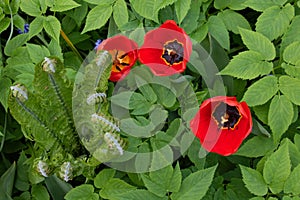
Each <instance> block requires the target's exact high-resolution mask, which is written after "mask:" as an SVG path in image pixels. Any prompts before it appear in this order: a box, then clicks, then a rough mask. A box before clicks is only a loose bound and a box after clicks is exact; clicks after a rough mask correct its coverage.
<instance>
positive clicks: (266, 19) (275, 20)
mask: <svg viewBox="0 0 300 200" xmlns="http://www.w3.org/2000/svg"><path fill="white" fill-rule="evenodd" d="M294 15H295V13H294V7H293V6H292V5H291V4H287V5H285V6H284V7H283V8H281V7H280V6H273V7H270V8H268V9H266V10H265V11H264V12H263V13H262V14H261V15H260V16H259V17H258V18H257V22H256V24H255V25H256V31H257V32H260V33H262V34H264V35H265V36H267V37H268V38H269V39H270V40H274V39H276V38H278V37H279V36H281V35H283V34H284V32H285V31H286V30H287V28H288V26H289V24H290V21H291V20H292V18H293V17H294Z"/></svg>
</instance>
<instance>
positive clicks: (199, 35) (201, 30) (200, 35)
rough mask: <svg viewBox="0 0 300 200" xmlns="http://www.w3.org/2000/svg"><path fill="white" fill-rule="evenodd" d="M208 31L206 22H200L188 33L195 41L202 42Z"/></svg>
mask: <svg viewBox="0 0 300 200" xmlns="http://www.w3.org/2000/svg"><path fill="white" fill-rule="evenodd" d="M207 33H208V26H207V24H206V23H205V24H202V25H201V26H199V27H198V28H197V29H196V30H195V31H194V32H193V33H191V34H190V36H191V38H192V39H194V40H196V41H197V42H202V41H203V40H204V38H205V37H206V35H207Z"/></svg>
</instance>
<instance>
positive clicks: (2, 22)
mask: <svg viewBox="0 0 300 200" xmlns="http://www.w3.org/2000/svg"><path fill="white" fill-rule="evenodd" d="M3 16H4V15H3ZM0 18H1V17H0ZM9 25H10V19H9V18H8V17H5V18H3V19H0V33H2V32H3V31H5V30H6V29H7V28H8V27H9Z"/></svg>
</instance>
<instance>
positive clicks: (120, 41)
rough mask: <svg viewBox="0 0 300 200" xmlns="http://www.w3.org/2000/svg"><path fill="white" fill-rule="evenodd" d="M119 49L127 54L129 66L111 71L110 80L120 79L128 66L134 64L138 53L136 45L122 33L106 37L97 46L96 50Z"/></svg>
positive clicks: (126, 72) (127, 71) (127, 69)
mask: <svg viewBox="0 0 300 200" xmlns="http://www.w3.org/2000/svg"><path fill="white" fill-rule="evenodd" d="M115 49H116V50H120V51H123V52H125V53H127V54H128V56H129V57H130V61H131V62H130V63H129V66H127V67H124V68H123V70H121V71H120V72H111V76H110V78H109V79H110V80H111V81H114V82H116V81H118V80H120V79H121V77H125V76H126V75H127V74H128V73H129V70H130V68H131V67H132V66H133V65H134V64H135V62H136V60H137V58H138V55H137V49H138V45H137V44H136V42H134V41H133V40H130V39H129V38H127V37H125V36H123V35H117V36H114V37H111V38H108V39H106V40H104V41H103V42H102V43H101V44H100V45H99V47H98V49H97V50H107V51H109V50H115Z"/></svg>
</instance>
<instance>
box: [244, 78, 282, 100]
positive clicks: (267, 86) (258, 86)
mask: <svg viewBox="0 0 300 200" xmlns="http://www.w3.org/2000/svg"><path fill="white" fill-rule="evenodd" d="M277 92H278V83H277V77H275V76H266V77H264V78H262V79H260V80H258V81H256V82H255V83H254V84H252V85H251V86H250V87H249V88H248V89H247V91H246V92H245V94H244V97H243V99H242V101H246V102H247V104H248V105H249V106H258V105H262V104H265V103H266V102H267V101H269V100H270V99H271V98H272V97H273V96H274V95H275V94H276V93H277Z"/></svg>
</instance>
